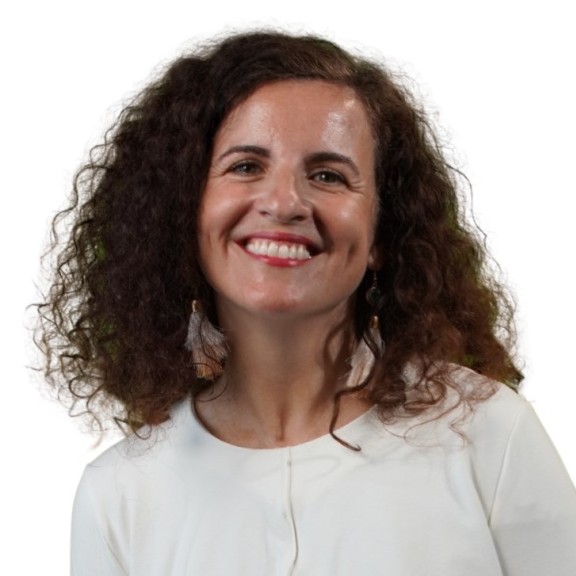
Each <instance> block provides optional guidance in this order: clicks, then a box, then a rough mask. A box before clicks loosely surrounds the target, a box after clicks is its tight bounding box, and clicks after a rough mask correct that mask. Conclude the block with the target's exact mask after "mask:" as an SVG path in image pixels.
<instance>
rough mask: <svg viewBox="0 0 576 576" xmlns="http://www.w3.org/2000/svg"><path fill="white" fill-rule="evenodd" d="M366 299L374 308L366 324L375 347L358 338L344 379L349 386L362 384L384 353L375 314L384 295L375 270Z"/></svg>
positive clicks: (380, 306)
mask: <svg viewBox="0 0 576 576" xmlns="http://www.w3.org/2000/svg"><path fill="white" fill-rule="evenodd" d="M366 300H367V301H368V304H370V306H371V307H372V308H373V310H374V313H373V315H372V318H370V324H369V326H368V339H369V340H370V342H371V343H372V344H373V345H374V347H375V349H374V351H372V350H371V349H370V347H369V346H368V344H367V342H366V339H365V338H364V337H362V338H360V341H359V342H358V345H357V346H356V350H355V351H354V354H353V355H352V358H351V359H350V373H349V374H348V379H347V381H346V386H347V387H349V388H353V387H354V386H358V385H359V384H362V382H364V380H366V378H368V375H369V374H370V371H371V370H372V368H373V367H374V364H375V362H376V360H377V359H378V358H381V357H382V354H383V353H384V340H382V336H381V335H380V320H379V319H378V315H377V311H378V310H380V309H381V308H382V306H383V305H384V296H383V294H382V292H381V291H380V288H379V287H378V277H377V275H376V272H373V277H372V285H371V286H370V288H368V290H367V291H366Z"/></svg>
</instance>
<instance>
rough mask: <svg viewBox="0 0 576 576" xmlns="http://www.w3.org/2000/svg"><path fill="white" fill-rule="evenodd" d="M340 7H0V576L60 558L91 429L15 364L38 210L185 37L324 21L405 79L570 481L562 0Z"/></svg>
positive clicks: (575, 469)
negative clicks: (469, 213) (471, 220)
mask: <svg viewBox="0 0 576 576" xmlns="http://www.w3.org/2000/svg"><path fill="white" fill-rule="evenodd" d="M13 5H16V4H15V3H14V4H13ZM339 5H340V6H343V7H342V8H338V7H337V6H336V3H335V2H330V3H328V2H326V3H325V4H320V3H313V2H311V1H310V0H305V1H303V0H293V1H291V2H287V3H286V5H284V4H282V5H272V3H270V4H269V3H265V2H259V1H254V0H241V1H236V2H227V1H220V2H209V1H206V0H203V1H202V2H194V1H193V0H189V1H187V2H177V1H173V0H163V1H159V0H155V1H153V2H146V1H144V0H141V1H140V2H136V1H124V2H123V1H121V0H116V1H114V2H112V1H109V0H100V1H98V2H89V3H88V2H85V1H81V0H80V1H79V0H76V1H75V2H69V3H67V2H65V1H62V0H53V1H52V2H40V1H35V2H26V1H25V0H23V1H21V2H19V3H18V7H17V8H2V9H1V10H2V12H3V13H2V14H0V22H1V24H0V26H1V29H0V42H1V43H2V45H1V51H0V57H1V59H2V62H1V64H2V68H1V74H2V88H1V90H0V98H1V100H2V102H1V106H0V114H1V124H0V126H1V131H0V137H1V146H2V149H1V156H0V159H1V165H2V170H1V172H0V178H1V183H2V187H1V190H2V192H1V207H2V210H1V213H0V217H1V227H0V234H1V237H0V248H1V250H2V254H1V260H0V262H1V270H2V280H1V283H0V286H1V290H2V293H1V294H2V297H1V298H0V305H1V307H2V308H1V315H0V338H1V341H0V345H1V348H0V350H1V354H2V356H1V358H2V364H3V377H2V383H1V386H0V401H1V405H0V406H1V408H0V409H1V412H2V418H1V420H0V422H1V430H0V439H1V442H2V450H1V452H0V458H1V462H2V468H1V472H0V479H1V482H2V489H1V491H0V494H1V498H2V500H1V501H0V510H1V512H0V517H1V523H2V524H3V525H5V527H4V530H3V536H2V539H3V546H2V548H3V553H2V555H1V557H0V573H2V574H10V575H14V574H22V575H27V576H28V575H31V574H36V573H39V572H40V571H41V573H42V574H48V575H62V574H66V573H67V571H68V568H67V566H68V530H69V516H70V508H71V504H72V498H73V494H74V490H75V486H76V483H77V481H78V478H79V475H80V473H81V470H82V468H83V466H84V464H85V463H86V462H87V461H88V460H90V459H92V458H93V457H94V456H95V455H96V453H97V452H98V450H101V449H102V445H101V446H100V447H99V448H91V445H92V444H93V443H94V438H90V437H87V436H85V435H83V434H81V433H80V431H79V430H78V427H77V424H76V423H75V422H73V421H70V420H69V419H68V418H67V417H66V415H65V413H64V411H63V410H62V409H61V408H59V407H58V406H56V405H55V404H54V403H52V402H50V401H48V400H47V399H46V396H47V394H46V393H45V392H42V391H41V384H40V383H39V382H38V381H37V380H34V379H33V378H31V376H30V374H29V373H28V371H27V370H26V369H25V368H24V366H25V364H26V363H27V362H29V354H30V344H29V335H28V334H27V333H26V332H25V330H24V322H25V321H24V309H25V306H26V305H27V304H29V303H30V302H32V301H34V299H35V298H36V293H35V288H34V282H35V281H37V279H38V273H39V269H38V258H39V255H40V252H41V250H42V246H43V244H44V242H45V240H46V234H47V228H48V223H49V220H50V218H51V216H52V215H53V213H54V212H55V211H56V210H57V209H58V208H59V207H62V206H63V204H64V199H65V195H66V193H67V192H68V189H69V183H70V179H71V176H72V174H73V172H74V171H75V169H76V167H77V165H78V164H79V163H80V162H81V160H82V159H83V158H84V157H85V155H86V153H87V150H88V149H89V147H90V146H91V145H93V144H95V143H96V142H98V140H99V137H100V135H101V134H102V132H103V130H104V128H105V126H106V125H107V124H108V123H109V122H110V120H111V119H112V118H113V117H114V114H115V113H116V112H117V111H118V110H119V107H120V104H121V101H122V100H123V99H125V98H126V97H128V96H130V95H131V94H133V93H134V91H135V90H137V89H138V88H139V87H142V86H143V85H144V83H145V82H146V79H147V78H149V77H150V73H151V72H152V70H153V69H154V67H157V66H158V65H161V64H162V63H164V62H166V61H167V60H169V59H171V58H172V57H174V56H175V55H177V54H179V53H180V52H181V51H182V50H184V49H185V48H186V46H190V45H193V44H194V41H196V40H199V39H205V38H209V37H211V36H212V35H214V34H217V33H221V32H223V31H226V30H233V29H238V28H246V27H254V26H266V25H267V26H277V27H278V26H282V27H284V28H285V29H288V30H291V31H310V32H315V33H318V34H324V35H327V36H328V37H330V38H332V39H335V40H336V41H338V42H341V43H342V44H343V45H344V46H346V47H348V48H351V49H353V50H360V51H361V52H363V53H364V54H368V55H374V56H378V55H382V56H384V57H385V58H386V59H387V60H388V62H389V63H390V64H391V65H392V66H394V67H397V68H400V69H401V70H403V71H405V72H406V73H407V74H408V75H409V76H411V77H412V78H414V79H415V81H416V83H417V84H418V85H419V87H420V93H421V95H422V96H423V97H424V98H425V100H426V102H427V103H428V108H429V110H431V112H432V114H433V115H434V116H435V117H436V118H437V120H438V122H439V124H440V125H441V126H442V127H443V129H444V134H445V136H446V138H448V139H449V142H450V145H451V147H452V148H453V149H454V150H455V152H454V154H455V157H456V159H457V160H458V162H459V163H460V165H461V166H462V167H463V169H464V170H465V172H466V173H467V175H468V176H469V178H470V179H471V181H472V184H473V190H474V198H473V204H474V209H475V211H476V214H477V219H478V221H479V223H480V225H481V227H482V228H483V229H484V231H485V232H486V233H487V234H488V241H489V247H490V249H491V251H492V253H493V255H494V256H495V257H496V259H497V260H498V261H499V262H500V264H501V266H502V268H503V270H504V271H505V274H506V277H507V281H508V282H509V285H510V286H511V288H512V290H513V291H514V293H515V294H516V297H517V300H518V313H519V327H520V352H521V358H522V359H523V362H524V367H525V374H526V376H527V380H526V385H525V387H524V394H525V395H526V397H527V398H528V399H529V400H530V401H532V402H533V403H534V406H535V408H536V410H537V412H538V414H539V415H540V417H541V419H542V420H543V422H544V424H545V426H546V428H547V429H548V431H549V433H550V435H551V437H552V438H553V440H554V442H555V443H556V445H557V447H558V449H559V451H560V453H561V455H562V457H563V458H564V461H565V463H566V465H567V467H568V469H569V472H570V474H571V475H572V478H573V479H576V450H575V448H574V439H575V438H576V415H575V409H574V404H575V401H576V392H575V388H576V377H575V376H574V369H573V365H572V360H573V359H574V357H575V356H576V351H575V350H574V344H575V341H574V340H575V339H574V336H573V332H574V324H576V304H575V300H576V279H575V276H574V273H573V268H574V264H575V259H574V248H575V247H576V242H575V231H574V209H575V203H574V195H575V192H576V190H575V186H574V166H575V162H574V153H575V145H574V138H575V132H576V122H575V115H574V106H575V103H576V90H575V86H574V80H573V78H574V69H575V66H574V58H573V55H574V54H575V53H576V45H575V40H574V38H575V35H574V18H573V17H572V16H571V15H570V14H569V8H568V6H569V2H567V1H566V2H561V1H555V0H549V1H547V2H530V1H529V0H525V1H524V2H519V1H518V2H515V1H506V0H500V1H499V2H496V1H493V0H488V1H485V2H482V3H480V2H474V3H472V2H463V1H461V0H460V1H453V2H450V1H447V0H435V1H433V2H432V1H425V0H424V1H421V2H418V1H415V0H402V1H400V0H394V1H387V0H380V1H378V2H375V1H374V2H367V1H365V0H354V1H351V0H347V1H345V2H340V3H339ZM197 6H198V7H199V8H197ZM373 6H378V11H376V10H375V9H374V8H373ZM109 441H110V440H109ZM6 530H7V531H6Z"/></svg>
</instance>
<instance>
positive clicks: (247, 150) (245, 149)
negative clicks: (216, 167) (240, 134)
mask: <svg viewBox="0 0 576 576" xmlns="http://www.w3.org/2000/svg"><path fill="white" fill-rule="evenodd" d="M237 153H242V154H255V155H256V156H262V157H263V158H270V151H269V150H267V149H266V148H262V146H253V145H250V144H244V145H239V146H232V147H231V148H228V150H226V152H224V153H223V154H221V155H220V156H218V159H217V160H216V161H217V162H220V160H223V159H224V158H226V157H227V156H231V155H232V154H237Z"/></svg>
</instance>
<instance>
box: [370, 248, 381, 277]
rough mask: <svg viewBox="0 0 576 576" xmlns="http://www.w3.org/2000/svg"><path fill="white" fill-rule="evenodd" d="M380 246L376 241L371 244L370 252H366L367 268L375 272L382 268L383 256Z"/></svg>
mask: <svg viewBox="0 0 576 576" xmlns="http://www.w3.org/2000/svg"><path fill="white" fill-rule="evenodd" d="M382 252H383V251H382V247H381V246H380V245H378V244H376V243H374V244H372V248H370V252H369V254H368V268H369V269H370V270H372V271H374V272H377V271H378V270H380V268H382V265H383V257H382Z"/></svg>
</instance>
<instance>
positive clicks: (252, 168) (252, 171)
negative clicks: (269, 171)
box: [228, 160, 262, 176]
mask: <svg viewBox="0 0 576 576" xmlns="http://www.w3.org/2000/svg"><path fill="white" fill-rule="evenodd" d="M261 171H262V168H261V167H260V165H259V164H258V163H257V162H254V161H253V160H241V161H240V162H236V163H235V164H232V166H230V168H229V169H228V172H231V173H232V174H239V175H243V176H254V175H256V174H259V173H260V172H261Z"/></svg>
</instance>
